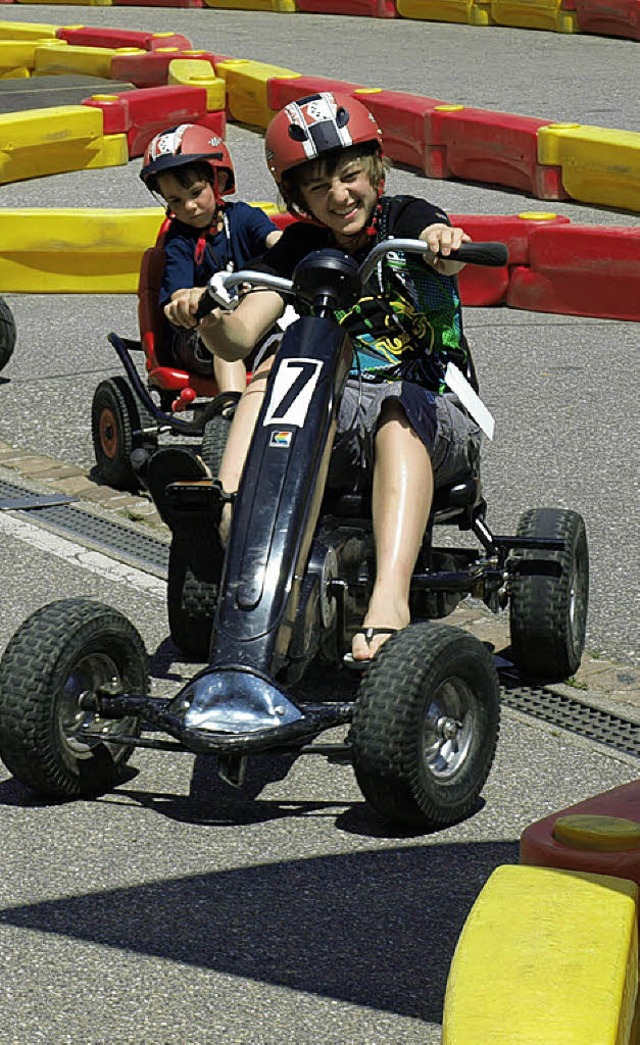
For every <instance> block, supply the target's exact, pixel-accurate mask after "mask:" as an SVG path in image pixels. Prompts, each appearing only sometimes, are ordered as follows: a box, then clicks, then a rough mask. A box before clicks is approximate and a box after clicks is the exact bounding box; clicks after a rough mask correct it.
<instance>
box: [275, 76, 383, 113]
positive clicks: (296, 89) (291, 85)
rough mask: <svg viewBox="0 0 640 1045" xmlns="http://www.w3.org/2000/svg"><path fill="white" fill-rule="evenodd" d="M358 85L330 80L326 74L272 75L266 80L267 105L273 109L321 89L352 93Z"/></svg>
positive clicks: (318, 91) (280, 107)
mask: <svg viewBox="0 0 640 1045" xmlns="http://www.w3.org/2000/svg"><path fill="white" fill-rule="evenodd" d="M358 87H360V84H357V83H349V81H348V80H331V79H329V77H327V76H296V77H295V78H294V79H287V78H286V77H280V76H272V77H271V78H270V79H269V80H267V105H268V106H269V108H270V109H273V110H274V111H275V110H277V109H282V108H283V107H284V106H285V105H288V104H289V102H295V101H296V99H297V98H305V97H306V96H307V95H308V94H320V92H321V91H341V92H342V93H343V94H353V92H354V91H355V90H356V88H358ZM364 100H365V99H363V101H364Z"/></svg>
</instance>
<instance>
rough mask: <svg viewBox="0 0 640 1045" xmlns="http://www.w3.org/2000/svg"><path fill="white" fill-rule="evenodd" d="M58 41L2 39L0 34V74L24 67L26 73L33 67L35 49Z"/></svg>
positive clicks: (51, 45) (55, 43) (49, 45)
mask: <svg viewBox="0 0 640 1045" xmlns="http://www.w3.org/2000/svg"><path fill="white" fill-rule="evenodd" d="M59 42H60V41H58V40H54V41H52V40H50V39H34V40H4V39H2V37H1V36H0V75H2V76H4V75H5V74H6V73H8V71H9V70H10V69H26V70H27V75H29V72H30V71H31V70H32V69H34V68H35V64H36V49H37V48H39V47H55V46H56V45H57V44H58V43H59Z"/></svg>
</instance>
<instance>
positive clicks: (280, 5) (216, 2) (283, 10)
mask: <svg viewBox="0 0 640 1045" xmlns="http://www.w3.org/2000/svg"><path fill="white" fill-rule="evenodd" d="M204 2H205V4H206V5H207V7H222V8H225V9H226V10H227V11H275V12H276V14H292V13H293V12H294V11H296V10H297V8H296V4H295V0H204Z"/></svg>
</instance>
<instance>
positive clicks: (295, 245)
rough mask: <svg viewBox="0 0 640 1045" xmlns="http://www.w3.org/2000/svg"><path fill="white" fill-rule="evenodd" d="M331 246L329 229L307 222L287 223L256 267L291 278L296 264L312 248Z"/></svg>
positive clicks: (320, 248)
mask: <svg viewBox="0 0 640 1045" xmlns="http://www.w3.org/2000/svg"><path fill="white" fill-rule="evenodd" d="M329 246H331V237H330V233H329V230H328V229H324V228H321V227H320V226H319V225H310V224H308V223H307V222H302V221H300V222H295V223H294V224H292V225H287V227H286V228H285V230H284V232H283V233H282V236H281V237H280V239H279V240H278V242H277V243H276V244H275V246H273V247H271V249H270V250H268V251H267V252H266V254H264V256H263V258H262V261H261V263H260V264H259V265H256V268H257V269H258V270H259V271H264V272H273V273H275V275H276V276H282V277H284V278H285V279H291V277H292V275H293V271H294V269H295V267H296V265H297V264H298V262H299V261H302V259H303V258H306V256H307V254H310V253H311V251H312V250H322V248H323V247H329Z"/></svg>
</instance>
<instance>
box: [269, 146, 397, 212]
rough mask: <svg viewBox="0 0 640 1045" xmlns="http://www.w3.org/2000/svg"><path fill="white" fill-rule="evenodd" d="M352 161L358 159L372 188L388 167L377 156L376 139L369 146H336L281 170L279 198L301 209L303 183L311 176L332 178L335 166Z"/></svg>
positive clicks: (375, 186)
mask: <svg viewBox="0 0 640 1045" xmlns="http://www.w3.org/2000/svg"><path fill="white" fill-rule="evenodd" d="M353 160H362V163H363V166H364V169H365V172H366V174H367V175H368V177H369V181H370V182H371V184H372V185H373V186H374V188H376V189H377V188H378V186H379V185H380V183H381V182H382V181H383V180H384V177H385V174H386V172H387V170H388V169H389V167H390V166H391V165H390V163H389V162H388V160H387V159H386V158H384V159H383V157H382V156H381V154H380V149H379V147H378V144H377V142H373V143H372V144H371V145H370V146H369V145H352V146H350V147H349V148H347V149H337V150H336V151H335V152H332V153H329V154H328V155H326V156H322V157H320V158H319V159H317V160H309V162H308V163H301V164H300V165H299V166H297V167H292V168H291V170H288V171H284V173H283V175H282V184H281V192H282V198H283V199H284V201H285V203H286V204H287V206H292V207H294V208H295V209H296V210H299V211H303V212H305V211H306V208H307V205H306V204H305V202H304V200H303V196H302V191H303V189H304V185H305V182H308V181H310V180H311V179H312V178H315V177H321V178H324V177H327V178H332V177H333V175H334V174H335V172H336V171H337V169H338V167H341V166H342V165H343V164H345V163H351V162H352V161H353Z"/></svg>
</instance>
